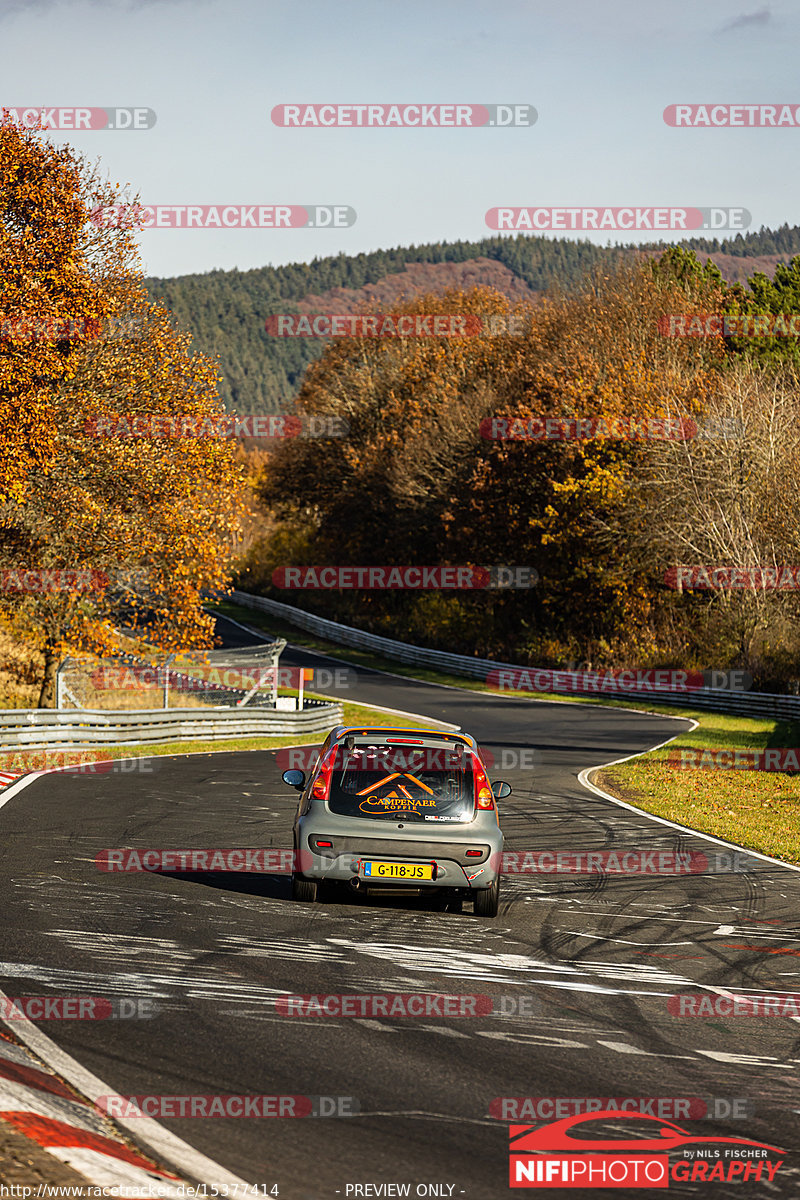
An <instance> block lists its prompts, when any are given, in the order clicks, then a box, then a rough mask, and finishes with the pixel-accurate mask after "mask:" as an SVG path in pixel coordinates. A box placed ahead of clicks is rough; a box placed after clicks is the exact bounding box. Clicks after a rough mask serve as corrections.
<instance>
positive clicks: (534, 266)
mask: <svg viewBox="0 0 800 1200" xmlns="http://www.w3.org/2000/svg"><path fill="white" fill-rule="evenodd" d="M681 244H682V245H685V246H686V247H687V248H688V249H692V250H695V252H696V253H697V255H698V257H699V258H700V259H701V260H702V261H703V262H704V261H705V260H706V258H711V259H712V260H713V261H714V262H715V263H716V265H717V266H718V267H719V269H720V271H721V273H722V275H723V277H724V278H725V279H726V280H728V281H729V282H734V281H737V280H742V279H746V278H747V277H748V276H750V275H752V274H754V273H755V272H756V271H763V272H764V273H765V274H768V275H770V276H771V275H772V274H773V273H774V271H775V266H776V264H777V263H779V262H788V261H789V260H790V259H791V258H792V256H793V255H795V254H800V226H794V227H789V226H788V225H784V226H782V227H781V228H780V229H778V230H776V231H772V230H768V229H764V228H762V229H761V230H760V231H759V232H757V233H755V232H754V233H748V234H744V235H742V234H737V236H736V237H735V238H731V239H727V240H723V241H720V240H718V239H715V238H714V239H705V238H693V239H690V240H688V241H685V242H682V243H681ZM661 248H663V244H652V245H651V246H648V247H641V246H639V247H635V248H634V247H624V246H614V247H605V246H597V245H595V244H594V243H593V242H589V241H572V240H568V239H566V238H559V239H556V238H545V237H528V236H526V235H524V234H519V235H517V236H516V237H494V238H484V239H483V240H481V241H479V242H450V243H449V242H437V243H432V244H429V245H424V246H406V247H396V248H394V249H391V250H378V251H375V252H373V253H371V254H356V255H345V254H340V255H337V256H335V257H330V258H321V259H314V261H313V262H311V263H293V264H290V265H288V266H283V267H259V268H256V269H254V270H251V271H238V270H233V271H209V272H208V273H207V274H203V275H182V276H178V277H177V278H175V279H157V278H153V279H149V280H148V281H147V287H148V290H149V292H150V295H151V296H153V297H154V298H158V299H160V300H161V301H162V302H163V303H164V304H165V305H166V307H167V308H168V309H170V310H171V311H172V312H173V313H174V315H175V318H176V320H177V322H178V324H179V325H180V326H181V327H182V328H184V329H188V330H189V331H190V332H191V333H192V334H193V335H194V339H195V343H196V345H197V347H198V348H199V349H200V350H203V351H205V352H206V353H209V354H214V355H218V356H219V359H220V367H221V371H222V374H223V382H222V384H221V387H220V392H221V395H222V398H223V400H224V402H225V406H226V408H227V409H228V411H230V412H237V413H271V412H280V411H282V410H285V409H286V408H287V407H288V406H289V405H290V403H291V400H292V398H293V396H294V395H295V394H296V392H297V389H298V387H299V384H300V380H301V378H302V375H303V372H304V371H305V369H306V367H307V366H308V364H309V363H310V362H312V361H313V359H315V358H316V357H318V356H319V354H321V353H322V350H323V349H324V347H325V345H327V343H326V342H325V341H324V340H322V339H319V338H278V337H274V336H270V335H269V334H267V332H266V330H265V328H264V321H265V319H266V317H267V316H269V315H271V314H274V313H282V312H304V313H312V312H340V313H347V312H361V311H363V310H364V309H371V308H375V307H381V308H384V309H389V308H390V307H391V306H392V305H393V304H397V303H399V302H400V301H401V300H408V299H413V298H414V297H415V296H418V295H421V294H423V293H426V292H434V293H441V292H444V291H448V290H449V289H451V288H462V289H468V288H471V287H474V286H477V285H485V286H489V287H494V288H497V290H498V291H500V292H502V293H503V294H504V295H506V296H508V297H509V299H511V300H514V301H516V300H526V299H527V300H532V299H535V298H536V296H537V295H538V294H540V293H541V292H543V291H545V290H546V289H548V288H552V287H554V286H559V287H561V288H564V289H567V290H569V289H570V288H572V287H574V286H575V285H576V284H577V283H578V282H579V281H580V280H581V279H582V278H583V277H584V275H585V274H586V272H587V271H588V270H590V269H591V268H593V267H595V266H598V265H599V264H600V263H602V262H607V261H608V260H609V259H610V258H611V259H613V258H615V257H617V256H619V255H621V254H627V253H631V251H633V250H639V251H641V250H642V249H645V251H646V252H648V253H649V252H652V253H656V252H658V251H659V250H660V249H661Z"/></svg>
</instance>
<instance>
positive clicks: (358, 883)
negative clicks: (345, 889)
mask: <svg viewBox="0 0 800 1200" xmlns="http://www.w3.org/2000/svg"><path fill="white" fill-rule="evenodd" d="M349 883H350V887H351V888H352V889H353V891H354V892H357V891H358V890H359V888H360V887H361V880H360V879H359V878H358V876H357V875H354V876H353V878H352V879H351V880H349Z"/></svg>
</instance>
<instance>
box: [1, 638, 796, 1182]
mask: <svg viewBox="0 0 800 1200" xmlns="http://www.w3.org/2000/svg"><path fill="white" fill-rule="evenodd" d="M221 631H222V632H224V633H225V635H226V639H227V642H228V646H229V649H228V650H226V651H225V652H224V653H222V654H221V657H222V658H225V656H226V655H227V660H229V661H235V660H236V656H237V647H242V646H244V645H246V644H247V643H248V642H250V641H251V640H252V639H250V637H249V635H247V634H244V633H242V631H241V630H237V629H235V628H234V627H233V626H231V625H229V624H227V623H225V624H224V625H223V624H222V623H221ZM240 653H246V651H245V650H242V651H240ZM227 660H226V661H227ZM325 661H326V660H321V659H320V658H319V656H317V655H313V656H309V655H307V654H305V653H304V652H302V651H300V650H297V649H293V648H292V649H290V650H287V652H286V654H285V655H284V659H283V662H284V663H287V664H288V663H293V664H313V665H316V666H319V665H320V663H321V662H323V663H324V662H325ZM327 665H329V666H330V667H331V668H336V667H340V666H341V663H339V662H338V661H337V662H332V661H329V660H328V661H327ZM348 696H352V697H353V698H356V699H358V700H359V701H362V702H365V703H374V704H381V705H385V706H390V707H394V708H397V709H402V710H407V711H411V712H417V713H422V714H425V715H427V716H430V717H434V718H437V719H439V720H443V721H451V722H455V723H457V724H458V725H460V726H462V727H463V728H464V729H465V730H468V731H469V732H471V733H473V734H474V735H475V736H476V737H477V738H478V741H479V742H480V743H481V744H482V745H483V746H488V747H489V748H490V749H491V750H492V752H493V753H495V754H496V755H500V754H502V752H503V750H505V751H514V752H517V751H522V750H527V751H530V750H531V748H534V749H535V750H536V751H537V752H538V761H537V764H536V766H535V768H534V770H533V771H531V770H529V769H516V770H503V771H502V773H501V772H499V771H494V772H493V775H494V777H495V778H497V777H502V778H506V779H508V781H509V782H510V783H511V784H512V786H513V789H514V791H513V795H512V796H511V797H509V799H508V800H506V801H503V802H502V803H501V820H502V825H503V829H504V832H505V836H506V849H507V850H509V851H515V850H520V851H524V850H532V851H543V850H547V851H555V850H569V851H575V850H597V849H600V848H603V849H606V850H618V851H620V852H622V851H625V850H644V851H646V850H667V851H679V852H687V851H688V852H691V851H696V852H698V853H700V852H703V853H706V854H707V855H708V856H709V859H710V861H712V862H715V861H717V860H716V859H715V858H713V852H715V851H716V850H717V849H718V848H717V847H714V846H710V844H709V842H707V841H705V840H703V839H700V838H695V837H691V836H687V835H684V834H683V833H681V832H680V831H677V830H675V829H672V828H670V827H668V826H665V825H662V824H659V823H657V822H654V821H651V820H648V819H647V818H646V817H644V816H638V815H637V814H635V813H634V812H631V811H629V810H626V809H624V808H620V807H618V806H616V805H614V804H612V803H610V802H609V801H606V800H605V799H602V798H601V797H599V796H595V795H593V794H591V793H590V792H588V791H587V790H586V789H585V788H583V787H582V786H581V785H580V784H579V782H578V779H577V776H578V774H579V772H580V771H581V770H583V769H584V768H586V767H589V766H592V765H597V764H600V763H602V762H607V761H609V760H612V759H616V758H619V757H622V756H624V755H628V754H632V753H635V752H637V751H640V750H644V749H646V748H648V747H651V746H653V745H656V744H658V743H661V742H663V741H664V740H666V739H667V738H670V737H673V736H675V735H676V734H679V733H680V732H681V731H682V730H683V729H685V728H686V723H685V722H683V721H680V720H677V719H673V718H668V717H661V716H653V715H646V714H638V713H633V712H628V711H622V710H618V709H613V708H599V707H593V706H588V705H580V704H572V705H570V704H561V703H553V704H547V703H544V704H539V703H532V702H526V701H522V700H513V699H505V698H497V697H483V696H478V695H475V694H473V693H470V692H466V691H463V692H462V691H458V690H455V689H447V688H440V687H435V686H432V685H427V684H418V683H414V682H412V681H408V680H404V679H401V678H399V677H395V676H388V675H382V674H379V673H376V672H371V671H364V670H359V676H358V687H357V689H356V690H355V694H354V693H353V692H352V690H351V691H350V692H348ZM390 720H391V718H387V722H389V721H390ZM145 765H146V766H147V767H149V768H151V770H149V771H146V772H142V771H137V772H136V773H133V772H130V773H120V774H117V773H114V774H108V775H106V776H102V777H96V776H70V775H52V776H49V777H45V778H42V779H38V780H36V781H35V782H34V783H32V784H31V785H30V786H28V787H27V788H25V789H24V790H22V791H21V792H20V793H19V794H18V795H16V796H14V797H12V799H11V800H9V802H8V803H7V804H6V805H5V807H3V808H2V809H0V911H1V912H2V914H3V920H2V941H1V942H0V958H1V959H2V962H0V988H2V990H3V991H5V992H6V994H7V995H10V996H15V995H22V994H33V993H35V994H45V995H61V994H70V995H71V994H76V993H79V994H84V995H85V994H92V995H102V996H126V997H144V998H148V999H150V1000H152V1001H153V1002H154V1005H155V1008H156V1013H155V1015H154V1016H153V1017H152V1018H151V1019H149V1020H133V1019H132V1020H113V1021H83V1022H80V1021H76V1022H69V1021H49V1022H42V1023H41V1025H42V1028H44V1029H46V1032H47V1033H48V1035H49V1036H50V1037H51V1038H53V1039H54V1040H55V1041H56V1042H57V1043H58V1044H59V1046H61V1047H63V1048H64V1049H66V1050H67V1051H68V1052H69V1053H70V1054H72V1055H73V1056H74V1057H75V1058H77V1059H78V1060H79V1061H80V1062H81V1063H82V1064H83V1065H84V1066H86V1067H87V1068H88V1069H89V1070H91V1071H93V1072H94V1073H95V1074H97V1075H98V1076H100V1078H101V1079H102V1080H104V1081H105V1082H106V1083H107V1084H108V1085H109V1088H110V1089H111V1090H113V1091H114V1092H117V1093H120V1094H123V1095H144V1094H147V1095H154V1094H157V1095H186V1094H203V1095H217V1094H219V1095H230V1094H247V1095H252V1094H289V1095H297V1094H300V1095H312V1096H320V1095H321V1096H326V1097H342V1096H345V1097H354V1098H355V1101H356V1102H357V1105H358V1108H359V1110H360V1111H359V1113H358V1115H354V1116H338V1117H324V1118H323V1117H319V1118H316V1117H308V1118H305V1119H296V1120H290V1119H261V1120H259V1119H255V1118H242V1119H235V1118H215V1119H206V1120H200V1119H195V1120H192V1119H188V1118H164V1119H162V1124H164V1125H165V1126H166V1127H168V1128H169V1129H171V1130H172V1131H173V1132H175V1133H176V1134H178V1135H179V1136H180V1137H181V1138H183V1139H184V1140H185V1141H187V1142H189V1143H190V1144H191V1145H193V1146H195V1147H197V1148H198V1149H199V1150H200V1151H202V1153H204V1154H206V1155H208V1156H209V1157H210V1158H212V1159H214V1160H216V1161H217V1162H218V1163H219V1164H221V1165H222V1166H224V1167H225V1168H226V1169H228V1170H229V1171H232V1172H234V1173H235V1174H237V1175H239V1176H241V1177H242V1178H243V1179H245V1180H247V1181H249V1182H250V1183H255V1184H260V1185H265V1186H266V1188H267V1189H269V1188H271V1187H272V1186H273V1185H275V1184H277V1185H278V1188H279V1194H280V1196H281V1197H284V1198H296V1200H323V1198H328V1197H330V1198H332V1200H333V1198H335V1197H337V1196H341V1197H343V1198H344V1197H346V1196H347V1195H350V1196H354V1197H355V1196H358V1195H361V1196H365V1195H373V1196H374V1195H377V1194H379V1193H378V1192H376V1191H366V1192H365V1191H363V1190H362V1191H360V1192H355V1191H354V1190H353V1185H362V1186H363V1185H367V1184H381V1183H394V1184H406V1183H408V1184H410V1185H411V1190H410V1195H412V1196H413V1195H415V1194H418V1193H417V1192H416V1190H415V1189H416V1187H417V1185H434V1184H435V1185H438V1187H439V1190H438V1191H430V1192H428V1194H429V1195H444V1196H449V1195H452V1196H454V1197H460V1196H464V1197H469V1198H470V1200H492V1198H493V1197H497V1196H498V1195H502V1194H505V1193H506V1190H507V1188H508V1136H507V1128H508V1121H505V1122H504V1121H503V1120H500V1119H498V1118H497V1117H495V1116H492V1115H490V1105H491V1103H492V1101H493V1100H495V1099H496V1098H499V1097H520V1096H531V1097H542V1098H548V1097H572V1098H578V1097H584V1098H620V1097H673V1098H683V1099H684V1100H685V1099H687V1098H705V1100H706V1101H707V1102H708V1104H709V1106H710V1112H708V1113H707V1115H706V1116H704V1117H702V1118H700V1119H695V1118H694V1117H693V1118H691V1119H687V1118H686V1117H685V1116H684V1117H683V1118H681V1117H680V1116H675V1117H674V1119H675V1120H676V1123H677V1124H678V1125H680V1126H682V1127H684V1128H687V1129H689V1130H690V1131H691V1132H692V1133H698V1134H700V1133H702V1134H703V1135H705V1136H729V1137H742V1138H751V1139H756V1140H758V1141H762V1142H767V1143H770V1144H772V1145H776V1146H779V1147H782V1148H784V1149H785V1150H787V1151H788V1152H789V1153H788V1155H781V1156H780V1157H781V1159H782V1160H785V1165H784V1166H783V1167H782V1168H781V1170H780V1172H779V1174H778V1175H777V1177H776V1178H775V1179H774V1181H773V1182H772V1183H769V1182H767V1180H766V1179H760V1180H754V1179H748V1180H747V1181H746V1182H741V1183H738V1184H733V1183H731V1184H723V1185H719V1184H714V1183H706V1184H704V1183H702V1182H701V1181H696V1182H693V1183H692V1182H687V1183H683V1184H680V1183H674V1182H673V1183H672V1184H671V1187H670V1194H671V1195H678V1196H698V1197H722V1196H725V1197H727V1196H732V1195H735V1196H742V1197H759V1198H760V1197H766V1198H771V1197H784V1196H785V1197H797V1196H798V1195H800V1158H798V1156H797V1150H798V1145H799V1143H798V1136H797V1121H798V1112H800V1089H798V1083H797V1070H798V1065H800V1038H798V1034H800V1027H798V1023H797V1021H795V1020H792V1019H787V1018H783V1017H780V1018H772V1019H768V1018H766V1017H732V1018H724V1017H711V1018H701V1017H694V1016H689V1017H686V1016H684V1017H679V1016H673V1015H671V1013H670V1011H669V1010H668V1007H667V1001H668V997H669V996H670V995H672V994H673V993H676V992H685V991H689V990H692V989H696V988H697V987H698V986H702V987H703V988H706V989H709V988H718V989H719V988H723V989H733V990H735V991H737V993H738V992H743V993H747V992H775V991H778V992H791V991H800V962H798V959H799V958H800V928H798V926H799V925H800V874H798V873H795V872H793V871H790V870H785V869H782V868H780V867H777V866H775V865H772V864H770V863H768V862H765V861H763V860H759V859H756V858H748V859H747V861H746V864H745V866H746V869H745V870H739V871H737V872H727V873H726V872H725V871H720V870H709V871H705V872H702V873H698V874H690V875H679V876H666V875H657V876H656V875H643V876H625V875H611V874H608V875H602V874H596V875H593V876H586V875H584V876H574V875H573V876H570V875H564V874H561V875H558V874H511V875H506V876H505V877H504V880H503V888H502V892H501V911H500V914H499V916H498V917H497V919H496V920H494V921H491V920H488V921H482V920H480V919H478V918H476V917H474V916H473V915H472V912H471V909H470V906H469V905H466V906H465V909H464V912H463V913H461V914H458V913H451V912H445V911H439V909H438V908H437V907H436V902H435V901H433V900H424V901H423V900H414V899H382V900H378V899H374V898H370V899H363V898H360V897H356V896H350V895H349V894H344V895H343V896H337V897H327V898H325V899H324V901H323V902H322V903H319V904H317V905H313V906H310V905H298V904H293V903H292V902H291V901H290V899H289V892H288V879H287V877H285V876H259V875H253V874H249V875H248V874H236V873H231V874H226V875H213V876H212V875H205V876H202V875H179V874H172V875H163V874H160V875H156V874H150V873H143V874H137V873H130V874H119V873H117V874H108V873H103V872H100V871H98V869H97V868H96V866H95V862H94V860H95V855H96V854H97V853H98V852H99V851H101V850H103V849H106V848H114V847H123V846H129V847H139V848H172V847H180V848H188V847H197V848H210V847H242V846H253V847H265V846H273V847H281V848H283V847H288V846H290V845H291V820H292V816H293V813H294V808H295V804H296V793H294V792H292V791H290V790H289V789H287V788H286V787H285V786H284V785H283V784H282V782H281V779H280V774H281V769H282V767H281V766H280V765H279V764H278V763H277V761H276V753H275V752H274V751H272V752H268V751H260V752H239V753H231V754H220V755H202V756H194V757H193V756H178V757H174V758H166V759H153V760H147V763H146V764H145ZM731 836H732V837H734V838H735V831H734V830H732V831H731ZM383 991H386V992H403V993H408V992H425V993H432V992H442V993H459V994H463V993H466V994H470V995H472V994H480V995H488V996H491V997H492V998H493V1000H494V1006H495V1010H499V1011H493V1012H492V1013H491V1014H490V1015H488V1016H477V1017H447V1016H438V1015H435V1014H434V1015H431V1016H429V1017H425V1018H422V1019H410V1018H409V1019H399V1020H387V1019H369V1018H364V1019H362V1018H351V1017H347V1018H336V1017H309V1018H298V1017H287V1016H282V1015H280V1013H279V1012H278V1011H277V1010H276V1008H275V1004H274V1001H275V999H276V997H278V996H280V995H283V994H286V993H301V994H305V993H311V994H318V993H363V992H369V993H374V992H383ZM711 994H712V995H714V994H715V993H713V992H712V993H711ZM520 1000H522V1001H523V1003H522V1005H520V1003H519V1001H520ZM520 1007H521V1008H522V1010H523V1011H522V1013H520V1011H519V1009H520ZM514 1010H516V1011H514ZM712 1098H715V1099H713V1100H712ZM720 1101H725V1102H727V1103H728V1105H729V1107H728V1108H726V1105H725V1103H720ZM734 1101H738V1102H739V1105H738V1111H739V1112H746V1113H747V1114H748V1115H746V1116H744V1117H742V1116H739V1117H737V1118H735V1119H734V1118H733V1117H730V1116H726V1115H714V1114H715V1105H716V1112H717V1113H719V1114H725V1113H726V1112H730V1111H731V1106H732V1105H733V1102H734ZM334 1103H335V1102H334ZM656 1111H657V1110H656ZM678 1111H679V1112H680V1109H679V1110H678ZM692 1111H696V1106H695V1108H694V1109H693V1110H692ZM521 1119H522V1120H523V1122H524V1121H525V1120H526V1119H525V1118H521ZM539 1120H541V1118H539ZM528 1123H530V1119H528ZM533 1123H536V1120H534V1122H533ZM348 1185H350V1190H349V1191H348V1190H347V1189H348ZM443 1185H444V1186H443ZM539 1190H541V1188H540V1189H539ZM546 1191H547V1194H548V1195H551V1194H554V1193H553V1191H552V1189H546ZM389 1194H391V1193H389ZM422 1194H424V1193H422ZM559 1194H562V1193H561V1192H559ZM575 1194H576V1192H574V1191H573V1192H572V1195H575ZM592 1194H594V1193H592ZM603 1194H608V1193H603ZM615 1194H616V1195H620V1194H621V1193H620V1192H619V1191H617V1192H616V1193H615ZM633 1194H640V1193H638V1192H637V1193H633Z"/></svg>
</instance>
